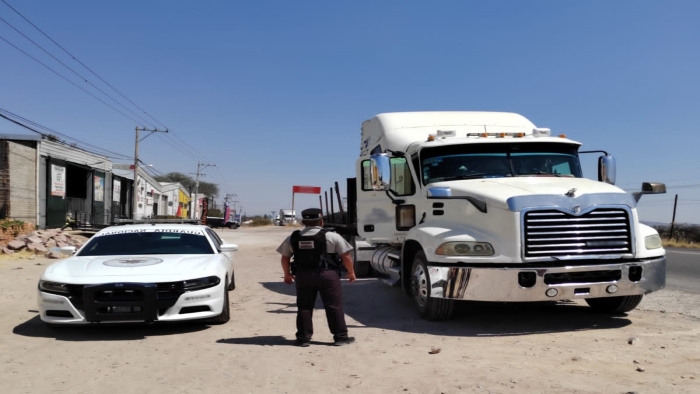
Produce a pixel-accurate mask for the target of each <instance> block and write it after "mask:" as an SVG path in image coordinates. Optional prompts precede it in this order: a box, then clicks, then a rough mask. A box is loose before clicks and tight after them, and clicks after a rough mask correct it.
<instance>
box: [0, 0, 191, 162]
mask: <svg viewBox="0 0 700 394" xmlns="http://www.w3.org/2000/svg"><path fill="white" fill-rule="evenodd" d="M2 2H3V3H4V4H5V5H6V6H7V7H9V8H10V9H11V10H12V11H14V12H15V13H16V14H17V15H19V16H20V17H21V18H22V19H24V20H25V21H26V22H27V23H29V24H30V25H31V26H32V27H34V28H35V29H36V30H37V31H39V32H40V33H41V34H42V35H43V36H44V37H46V38H47V39H48V40H50V41H51V42H52V43H54V44H55V45H56V46H57V47H58V48H60V49H61V50H62V51H63V52H65V53H66V54H67V55H68V56H70V57H71V58H72V59H73V60H75V61H76V62H77V63H78V64H80V65H81V66H82V67H83V68H85V69H86V70H87V71H89V72H90V73H91V74H92V75H94V76H95V77H97V79H99V80H100V81H102V82H103V83H104V84H105V85H106V86H108V87H109V88H110V89H112V90H113V91H115V92H116V93H117V94H118V95H119V96H121V97H122V98H124V99H125V100H126V101H128V102H129V103H131V104H132V105H133V106H134V107H135V108H137V109H138V110H140V111H141V112H143V113H144V114H145V115H146V116H148V117H149V118H151V119H153V120H154V121H155V122H156V123H158V124H160V125H161V126H162V127H165V128H166V129H168V130H170V128H169V127H168V126H166V125H165V124H164V123H163V122H161V121H159V120H158V119H156V118H155V117H154V116H153V115H151V114H150V113H148V112H147V111H146V110H145V109H143V108H142V107H140V106H139V105H138V104H136V103H135V102H134V101H133V100H131V99H130V98H128V97H127V96H126V95H125V94H124V93H122V92H121V91H119V90H118V89H117V88H115V87H114V86H113V85H112V84H110V83H109V82H107V81H106V80H105V79H104V78H102V77H101V76H100V75H99V74H97V73H96V72H95V71H94V70H92V69H91V68H90V67H88V66H87V65H86V64H85V63H83V62H82V61H80V59H78V58H77V57H76V56H75V55H73V54H72V53H71V52H69V51H68V50H67V49H66V48H65V47H63V46H62V45H61V44H59V43H58V42H57V41H56V40H54V39H53V38H51V36H49V35H48V34H47V33H46V32H44V31H43V30H42V29H40V28H39V27H38V26H37V25H36V24H34V23H33V22H32V21H30V20H29V19H28V18H27V17H25V16H24V15H23V14H22V13H20V12H19V11H18V10H17V9H15V8H14V7H13V6H12V5H10V4H9V3H8V2H7V1H6V0H2ZM0 19H2V18H0ZM2 21H3V22H5V23H6V24H7V25H8V26H10V27H11V28H12V29H14V30H15V31H16V32H17V33H19V34H21V35H22V36H23V37H24V38H26V39H27V40H29V41H30V42H31V43H33V44H34V45H36V46H37V47H38V48H39V49H41V50H42V51H44V52H45V53H46V54H48V55H49V56H51V57H52V58H53V59H54V60H56V61H58V62H59V63H60V64H62V65H63V66H64V67H66V68H68V69H69V70H70V71H71V72H73V73H74V74H76V75H77V76H78V77H80V78H81V79H83V80H84V81H85V82H86V83H88V84H90V85H91V86H93V87H94V88H95V89H97V90H98V91H99V92H101V93H102V94H104V95H105V96H107V97H109V98H110V99H111V100H112V101H114V102H115V103H117V104H119V105H120V106H121V107H123V108H124V109H126V110H127V111H129V112H130V113H132V114H133V115H134V116H136V117H138V118H139V119H141V120H142V121H144V122H146V124H148V125H149V126H151V127H153V128H155V126H154V125H153V124H152V123H151V122H150V121H148V120H146V119H144V118H143V117H141V116H139V115H138V114H136V113H135V112H134V111H132V110H131V109H129V108H128V107H126V106H125V105H124V104H122V103H120V102H119V101H118V100H116V99H115V98H114V97H112V96H111V95H109V94H108V93H106V92H105V91H104V90H102V89H100V88H99V87H97V86H96V85H95V84H93V83H92V82H90V81H88V80H87V78H85V77H83V76H82V75H81V74H79V73H78V72H77V71H75V70H73V69H72V68H71V67H69V66H68V65H66V64H65V63H63V62H62V61H60V60H59V59H58V58H56V57H55V56H54V55H52V54H51V53H50V52H49V51H47V50H46V49H44V48H43V47H42V46H41V45H39V44H37V43H36V42H35V41H33V40H32V39H31V38H29V37H28V36H26V35H25V34H24V33H22V32H21V31H20V30H19V29H17V28H16V27H14V26H13V25H12V24H10V23H9V22H7V21H6V20H4V19H2ZM5 41H6V42H7V40H5ZM8 43H9V42H8ZM10 45H12V44H10ZM13 46H14V45H13ZM15 48H16V49H18V50H20V49H19V48H17V47H16V46H15ZM22 52H23V53H25V55H28V54H27V53H26V52H24V51H22ZM28 56H29V55H28ZM30 57H31V56H30ZM34 60H36V59H34ZM45 67H46V66H45ZM64 79H66V78H65V77H64ZM76 86H77V85H76ZM93 97H94V96H93ZM95 98H96V97H95ZM100 101H101V100H100ZM103 104H106V103H104V102H103ZM110 108H112V107H111V106H110ZM112 109H114V108H112ZM117 112H119V113H120V114H122V115H124V114H123V113H122V112H121V111H117ZM129 119H130V120H132V121H134V122H136V123H137V124H138V123H139V122H138V121H136V120H135V119H133V118H131V117H129ZM170 135H171V136H172V137H174V139H173V141H176V140H177V141H176V142H175V143H176V144H181V146H184V147H185V148H186V149H189V150H190V151H191V152H192V153H193V154H189V153H188V156H190V157H193V156H195V157H197V160H199V159H202V160H203V159H204V155H202V154H201V153H200V152H198V151H197V150H196V149H194V148H193V147H192V146H191V145H189V144H188V143H187V142H186V141H185V140H183V139H182V138H180V136H179V135H178V134H177V133H175V132H174V131H172V130H170ZM170 145H173V144H170ZM179 150H180V151H181V152H182V149H179Z"/></svg>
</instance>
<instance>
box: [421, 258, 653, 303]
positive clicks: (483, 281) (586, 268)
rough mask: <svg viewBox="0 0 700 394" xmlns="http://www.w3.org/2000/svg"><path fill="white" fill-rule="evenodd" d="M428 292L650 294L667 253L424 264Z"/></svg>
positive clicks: (544, 297)
mask: <svg viewBox="0 0 700 394" xmlns="http://www.w3.org/2000/svg"><path fill="white" fill-rule="evenodd" d="M428 274H429V277H430V297H433V298H448V299H455V300H471V301H501V302H531V301H556V300H570V299H576V298H581V299H583V298H602V297H617V296H626V295H638V294H648V293H651V292H653V291H656V290H660V289H663V288H664V287H665V286H666V257H665V256H663V257H659V258H655V259H651V260H639V261H631V262H630V261H628V262H624V263H610V264H595V265H583V266H564V267H522V268H521V267H512V266H511V267H508V268H485V267H462V266H435V265H429V266H428Z"/></svg>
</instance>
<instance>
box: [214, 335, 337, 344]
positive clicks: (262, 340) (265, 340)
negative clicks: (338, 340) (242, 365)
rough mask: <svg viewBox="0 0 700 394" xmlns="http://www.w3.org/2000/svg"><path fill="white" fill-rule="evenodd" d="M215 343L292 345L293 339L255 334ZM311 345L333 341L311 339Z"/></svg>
mask: <svg viewBox="0 0 700 394" xmlns="http://www.w3.org/2000/svg"><path fill="white" fill-rule="evenodd" d="M216 343H226V344H229V345H254V346H294V340H293V339H287V338H285V337H283V336H281V335H269V336H256V337H247V338H226V339H219V340H218V341H216ZM310 343H311V344H312V345H328V346H332V345H333V342H321V341H311V342H310Z"/></svg>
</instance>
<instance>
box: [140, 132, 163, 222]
mask: <svg viewBox="0 0 700 394" xmlns="http://www.w3.org/2000/svg"><path fill="white" fill-rule="evenodd" d="M139 131H145V132H148V133H150V134H148V135H146V136H145V137H143V138H141V139H139ZM167 132H168V129H165V130H158V129H147V128H145V127H138V126H136V139H135V140H134V183H133V186H132V190H131V192H132V193H131V218H132V219H134V220H136V210H137V206H136V198H137V197H138V187H137V183H136V181H137V179H138V169H139V142H141V141H143V140H145V139H146V138H148V137H149V136H150V135H151V134H153V133H167Z"/></svg>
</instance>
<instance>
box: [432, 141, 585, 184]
mask: <svg viewBox="0 0 700 394" xmlns="http://www.w3.org/2000/svg"><path fill="white" fill-rule="evenodd" d="M577 149H578V146H576V145H570V144H561V143H518V144H503V143H499V144H464V145H449V146H441V147H434V148H425V149H423V150H422V151H421V179H422V181H423V184H424V185H427V184H429V183H432V182H441V181H448V180H456V179H478V178H502V177H514V176H564V177H576V178H581V177H582V174H581V165H580V162H579V159H578V153H577Z"/></svg>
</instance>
